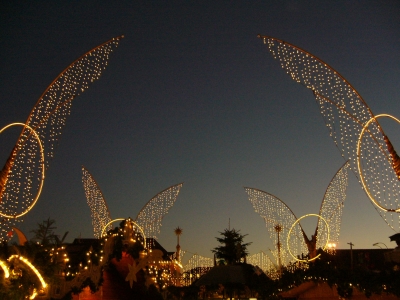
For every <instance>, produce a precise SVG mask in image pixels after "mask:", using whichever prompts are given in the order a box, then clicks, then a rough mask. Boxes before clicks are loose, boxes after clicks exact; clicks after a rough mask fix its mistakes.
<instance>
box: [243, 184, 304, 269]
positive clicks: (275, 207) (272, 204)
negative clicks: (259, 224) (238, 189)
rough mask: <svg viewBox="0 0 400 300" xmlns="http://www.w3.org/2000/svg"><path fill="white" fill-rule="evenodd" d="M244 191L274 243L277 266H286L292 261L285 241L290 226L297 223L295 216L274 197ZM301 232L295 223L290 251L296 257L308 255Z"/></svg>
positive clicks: (256, 191) (267, 194) (252, 191)
mask: <svg viewBox="0 0 400 300" xmlns="http://www.w3.org/2000/svg"><path fill="white" fill-rule="evenodd" d="M244 189H245V191H246V192H247V194H248V196H249V201H250V202H251V204H252V205H253V208H254V210H255V212H256V213H258V214H259V215H260V216H261V217H262V218H263V219H264V221H265V225H266V226H267V229H268V232H269V235H270V238H271V240H272V241H274V245H275V250H274V251H272V253H273V255H274V256H275V258H276V261H277V265H278V266H282V265H288V264H289V262H290V261H293V259H292V257H291V255H290V254H289V252H288V249H287V246H286V241H287V238H288V234H289V231H290V229H291V227H292V225H293V224H294V223H295V222H296V221H297V218H296V216H295V215H294V213H293V212H292V210H291V209H290V208H289V207H288V206H287V205H286V204H285V203H284V202H283V201H282V200H280V199H279V198H277V197H275V196H274V195H271V194H269V193H267V192H264V191H261V190H258V189H254V188H249V187H245V188H244ZM303 232H304V231H303V229H302V228H301V225H300V223H299V222H297V224H296V225H295V227H294V229H293V230H292V232H291V239H290V243H291V244H290V251H291V252H292V253H297V254H298V255H301V254H302V253H303V254H304V255H306V254H307V253H308V250H307V247H306V244H305V242H304V238H303Z"/></svg>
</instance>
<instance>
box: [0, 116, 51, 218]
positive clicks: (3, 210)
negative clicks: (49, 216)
mask: <svg viewBox="0 0 400 300" xmlns="http://www.w3.org/2000/svg"><path fill="white" fill-rule="evenodd" d="M16 125H18V126H23V127H24V130H25V128H28V129H29V131H30V132H31V134H32V135H33V137H34V138H35V139H34V141H35V143H34V144H35V147H38V146H39V149H38V150H39V152H40V163H41V168H39V169H40V171H38V173H39V178H40V179H39V182H38V184H39V186H38V192H37V194H36V195H35V197H33V199H27V201H24V202H23V204H22V205H21V206H18V205H16V203H15V200H16V199H9V198H8V197H4V198H3V199H1V200H2V201H1V202H0V216H2V217H3V218H10V219H12V218H19V217H21V216H23V215H25V214H26V213H27V212H28V211H30V210H31V209H32V207H33V206H34V205H35V204H36V202H37V200H38V199H39V196H40V194H41V192H42V188H43V182H44V173H45V164H44V159H45V158H44V149H43V146H42V142H41V141H40V138H39V135H38V134H37V133H36V131H35V130H33V129H32V128H31V127H30V126H29V125H26V124H24V123H11V124H9V125H7V126H5V127H3V128H2V129H1V130H0V134H1V133H2V132H3V131H4V130H5V129H7V128H9V127H12V126H16ZM16 151H18V149H16ZM35 152H37V150H36V151H35ZM33 156H36V155H33ZM6 196H7V195H6ZM10 200H11V201H10Z"/></svg>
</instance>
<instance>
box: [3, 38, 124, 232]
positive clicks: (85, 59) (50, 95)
mask: <svg viewBox="0 0 400 300" xmlns="http://www.w3.org/2000/svg"><path fill="white" fill-rule="evenodd" d="M121 38H123V36H120V37H116V38H113V39H112V40H109V41H107V42H105V43H103V44H101V45H99V46H97V47H95V48H94V49H92V50H90V51H89V52H87V53H86V54H84V55H82V56H81V57H79V58H78V59H77V60H75V61H74V62H73V63H72V64H70V65H69V66H68V67H67V68H66V69H65V70H64V71H63V72H61V73H60V75H58V76H57V78H56V79H54V81H53V82H52V83H51V84H50V85H49V86H48V87H47V89H46V90H45V91H44V92H43V94H42V95H41V96H40V97H39V100H38V101H37V102H36V104H35V105H34V107H33V109H32V111H31V112H30V114H29V116H28V118H27V121H26V123H25V124H26V127H24V129H23V130H22V132H21V134H20V136H19V138H18V140H17V142H16V144H15V146H14V148H13V150H12V152H11V154H10V156H9V158H8V160H7V162H6V164H5V166H4V168H3V169H2V170H1V171H0V183H1V186H0V211H1V212H2V213H3V214H7V215H11V216H18V215H20V214H21V212H24V213H26V212H27V210H29V209H30V208H32V202H33V201H35V197H34V195H35V194H36V193H37V190H38V189H39V187H40V185H41V181H42V174H43V172H42V171H41V164H43V163H44V164H45V167H46V168H48V167H49V163H50V160H51V159H52V158H53V157H54V150H55V147H56V145H57V143H58V140H59V138H60V135H61V132H62V129H63V128H64V126H65V125H66V119H67V117H68V116H69V114H70V111H71V106H72V101H73V100H74V99H75V98H76V97H77V96H79V95H80V94H81V93H83V92H84V91H85V90H86V89H87V88H88V87H89V86H90V84H91V83H93V82H94V81H96V80H97V79H99V77H100V76H101V74H102V73H103V71H104V70H105V68H106V67H107V65H108V61H109V58H110V55H111V53H112V52H113V51H114V49H115V48H116V47H118V45H119V42H120V40H121ZM28 128H31V129H32V130H29V129H28ZM33 131H34V132H35V134H37V135H38V136H39V138H40V141H41V143H42V145H43V148H44V156H45V159H44V162H43V161H41V160H42V159H41V152H40V149H39V148H40V146H39V143H38V142H37V141H36V139H35V136H34V134H33ZM14 218H15V217H14ZM14 223H15V220H12V218H4V220H1V221H0V226H1V229H0V240H7V239H8V238H9V232H10V228H11V226H12V225H13V224H14Z"/></svg>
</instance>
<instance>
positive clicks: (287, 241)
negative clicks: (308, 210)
mask: <svg viewBox="0 0 400 300" xmlns="http://www.w3.org/2000/svg"><path fill="white" fill-rule="evenodd" d="M307 217H318V218H321V220H322V221H324V222H325V225H326V228H327V230H328V238H327V239H326V243H325V246H324V248H323V249H322V250H324V251H325V249H326V246H327V245H328V242H329V235H330V231H329V225H328V222H327V221H326V220H325V218H323V217H322V216H320V215H317V214H308V215H304V216H302V217H301V218H299V219H297V220H296V221H295V222H294V223H293V225H292V227H290V230H289V232H288V236H287V240H286V243H287V248H288V251H289V254H290V255H291V256H292V257H293V258H294V259H295V260H297V261H302V262H310V261H313V260H316V259H317V258H318V257H320V256H321V254H318V255H317V256H316V257H314V258H311V259H308V260H307V259H298V258H297V257H295V256H294V255H293V253H292V251H290V247H289V239H290V233H291V232H292V230H293V228H294V226H296V224H297V223H299V222H300V221H301V220H302V219H304V218H307Z"/></svg>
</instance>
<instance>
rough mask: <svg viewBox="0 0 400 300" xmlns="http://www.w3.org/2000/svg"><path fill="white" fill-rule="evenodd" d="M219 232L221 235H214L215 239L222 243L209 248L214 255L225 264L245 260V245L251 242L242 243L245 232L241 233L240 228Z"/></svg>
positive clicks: (246, 253)
mask: <svg viewBox="0 0 400 300" xmlns="http://www.w3.org/2000/svg"><path fill="white" fill-rule="evenodd" d="M220 234H221V235H222V237H216V239H217V241H218V242H219V243H220V244H222V245H221V246H218V247H215V248H214V249H212V250H211V251H212V252H213V253H214V254H215V256H216V257H217V258H219V259H223V260H224V261H225V263H226V264H227V265H233V264H235V263H240V262H241V260H242V259H243V260H245V258H246V256H247V255H248V252H247V246H249V245H250V244H251V243H243V239H244V238H245V237H246V236H247V234H245V235H242V234H240V230H235V229H225V230H224V232H220Z"/></svg>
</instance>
